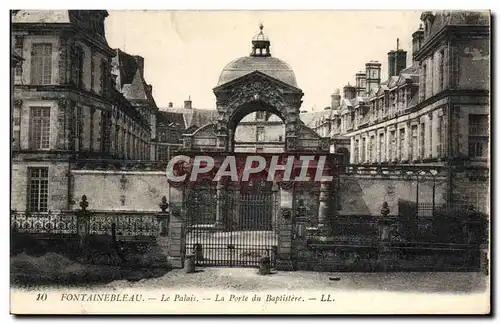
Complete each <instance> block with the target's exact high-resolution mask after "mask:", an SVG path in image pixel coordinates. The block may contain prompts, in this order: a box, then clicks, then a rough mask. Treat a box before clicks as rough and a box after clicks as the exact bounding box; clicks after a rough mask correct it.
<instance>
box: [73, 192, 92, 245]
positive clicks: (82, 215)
mask: <svg viewBox="0 0 500 324" xmlns="http://www.w3.org/2000/svg"><path fill="white" fill-rule="evenodd" d="M88 207H89V203H88V201H87V196H86V195H83V196H82V200H81V201H80V208H81V209H80V210H78V211H77V212H76V215H77V216H76V217H77V229H76V230H77V233H78V238H79V246H80V248H81V249H83V248H84V242H85V237H86V236H87V235H88V234H89V211H88V210H87V208H88Z"/></svg>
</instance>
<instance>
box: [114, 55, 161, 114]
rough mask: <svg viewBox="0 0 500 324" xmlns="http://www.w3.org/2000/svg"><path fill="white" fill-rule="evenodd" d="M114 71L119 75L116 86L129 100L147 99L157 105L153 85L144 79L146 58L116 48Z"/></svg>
mask: <svg viewBox="0 0 500 324" xmlns="http://www.w3.org/2000/svg"><path fill="white" fill-rule="evenodd" d="M115 51H116V54H117V55H115V56H114V57H113V60H112V64H113V68H112V73H113V74H114V75H116V76H117V78H116V86H117V87H118V89H119V90H120V92H122V93H123V95H124V96H125V98H127V99H128V100H131V101H134V100H146V101H149V102H151V103H153V104H154V106H156V103H155V100H154V98H153V93H152V87H151V85H149V84H148V83H147V82H146V80H145V79H144V58H142V57H141V56H138V55H131V54H128V53H125V52H123V51H121V50H120V49H116V50H115Z"/></svg>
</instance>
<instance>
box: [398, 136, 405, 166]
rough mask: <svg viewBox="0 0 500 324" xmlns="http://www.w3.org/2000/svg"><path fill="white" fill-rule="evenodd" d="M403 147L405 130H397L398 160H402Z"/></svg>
mask: <svg viewBox="0 0 500 324" xmlns="http://www.w3.org/2000/svg"><path fill="white" fill-rule="evenodd" d="M404 147H405V129H404V128H401V129H400V130H399V147H398V160H400V161H401V160H402V159H403V156H404V155H403V150H404Z"/></svg>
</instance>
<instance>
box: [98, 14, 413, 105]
mask: <svg viewBox="0 0 500 324" xmlns="http://www.w3.org/2000/svg"><path fill="white" fill-rule="evenodd" d="M108 12H109V16H108V17H107V19H106V38H107V40H108V44H109V45H110V46H111V47H112V48H120V49H122V50H124V51H125V52H127V53H129V54H133V55H141V56H143V57H144V61H145V62H144V66H145V72H144V73H145V78H146V81H147V82H148V83H149V84H151V85H152V86H153V95H154V98H155V100H156V103H157V105H158V107H160V108H162V107H167V106H168V103H169V102H172V103H173V104H174V107H181V106H182V105H183V102H184V100H187V99H188V98H189V97H190V98H191V100H192V101H193V107H194V108H201V109H215V107H216V104H215V96H214V94H213V91H212V89H213V88H214V87H215V86H216V85H217V81H218V78H219V75H220V72H221V71H222V69H223V68H224V66H225V65H226V64H228V63H229V62H230V61H232V60H234V59H236V58H239V57H242V56H248V55H249V53H250V50H251V40H252V37H253V36H254V35H256V34H257V33H258V32H259V28H258V25H259V24H260V23H262V24H263V25H264V34H265V35H266V36H268V37H269V39H270V41H271V53H272V55H273V56H274V57H277V58H280V59H282V60H284V61H285V62H287V63H288V64H289V65H290V66H291V67H292V69H293V70H294V72H295V76H296V78H297V83H298V87H299V88H301V89H302V91H303V92H304V97H303V104H302V109H304V110H308V111H310V112H311V111H320V110H323V109H324V107H326V106H329V105H330V95H331V94H332V93H333V92H334V90H335V89H336V88H340V89H341V88H342V87H343V86H344V85H346V84H347V83H348V82H350V83H351V84H353V83H354V75H355V73H356V72H357V71H359V70H364V66H365V63H366V62H369V61H372V60H373V61H379V62H380V63H382V81H383V80H385V79H386V78H387V52H388V51H390V50H393V49H395V48H396V39H397V38H399V44H400V45H399V46H400V48H403V49H404V50H406V51H408V55H407V57H408V65H410V64H411V51H412V50H411V34H412V33H413V32H414V31H415V30H417V29H418V27H419V24H420V14H421V11H328V10H324V11H222V10H221V11H166V10H163V11H155V10H140V11H130V10H118V11H116V10H109V11H108Z"/></svg>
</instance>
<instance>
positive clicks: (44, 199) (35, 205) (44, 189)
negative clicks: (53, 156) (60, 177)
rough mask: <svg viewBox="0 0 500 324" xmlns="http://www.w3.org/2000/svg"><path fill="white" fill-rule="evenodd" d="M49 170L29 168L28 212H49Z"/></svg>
mask: <svg viewBox="0 0 500 324" xmlns="http://www.w3.org/2000/svg"><path fill="white" fill-rule="evenodd" d="M48 196H49V168H28V206H27V209H28V211H31V212H46V211H48V200H49V199H48V198H49V197H48Z"/></svg>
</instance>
